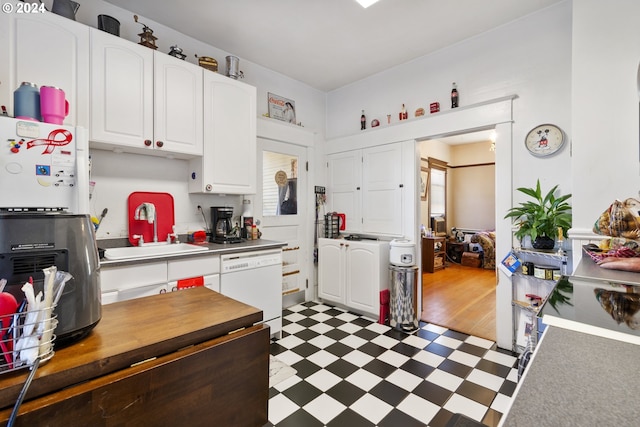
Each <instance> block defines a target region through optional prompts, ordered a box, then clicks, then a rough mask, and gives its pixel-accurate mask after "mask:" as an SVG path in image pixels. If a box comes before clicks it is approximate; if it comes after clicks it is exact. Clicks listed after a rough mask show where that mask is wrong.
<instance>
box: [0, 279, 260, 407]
mask: <svg viewBox="0 0 640 427" xmlns="http://www.w3.org/2000/svg"><path fill="white" fill-rule="evenodd" d="M261 320H262V311H260V310H258V309H257V308H254V307H251V306H249V305H246V304H243V303H241V302H238V301H235V300H233V299H231V298H227V297H225V296H223V295H221V294H219V293H217V292H214V291H212V290H209V289H207V288H205V287H199V288H193V289H185V290H182V291H179V292H169V293H166V294H160V295H154V296H149V297H144V298H139V299H135V300H130V301H122V302H118V303H114V304H108V305H105V306H103V307H102V318H101V320H100V322H99V323H98V325H96V327H95V328H94V329H93V330H92V331H91V332H90V333H89V335H88V336H87V337H85V338H83V339H82V340H80V341H78V342H77V343H74V344H71V345H69V346H67V347H64V348H61V349H57V348H56V349H55V351H56V353H55V355H54V357H53V358H52V359H51V360H49V361H47V362H46V363H43V364H42V365H41V366H40V367H39V369H38V370H37V372H36V375H35V378H34V380H33V382H32V384H31V386H30V387H29V393H28V396H27V398H28V399H30V398H33V397H34V396H39V395H45V394H47V393H50V392H52V391H55V390H60V389H63V388H65V387H69V386H71V385H73V384H77V383H81V382H83V381H86V380H87V379H90V378H96V377H99V376H102V375H106V374H109V373H111V372H115V371H117V370H119V369H123V368H127V367H129V366H131V365H132V364H134V363H136V362H141V361H144V360H148V359H150V358H153V357H156V356H159V355H163V354H168V353H171V352H175V351H177V350H179V349H182V348H185V347H188V346H192V345H195V344H198V343H201V342H203V341H206V340H211V339H214V338H217V337H221V336H225V335H227V334H229V333H231V332H233V331H236V330H238V329H240V328H244V327H247V326H251V325H253V324H254V323H256V322H260V321H261ZM28 372H29V371H28V370H27V369H24V370H20V371H16V372H15V373H9V374H7V375H0V408H6V407H8V406H11V405H13V403H14V402H15V401H16V397H17V396H18V393H19V392H20V389H21V388H22V384H23V383H24V381H25V378H26V377H27V375H28Z"/></svg>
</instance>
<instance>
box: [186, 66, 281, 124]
mask: <svg viewBox="0 0 640 427" xmlns="http://www.w3.org/2000/svg"><path fill="white" fill-rule="evenodd" d="M196 58H198V65H200V66H201V67H202V68H205V69H207V70H209V71H213V72H214V73H217V72H218V61H216V60H215V59H214V58H211V57H210V56H198V55H197V54H196ZM267 117H269V116H268V115H267Z"/></svg>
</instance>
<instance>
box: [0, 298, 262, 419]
mask: <svg viewBox="0 0 640 427" xmlns="http://www.w3.org/2000/svg"><path fill="white" fill-rule="evenodd" d="M102 310H103V311H102V319H101V321H100V323H98V325H97V326H96V327H95V329H94V330H93V331H92V332H91V333H90V334H89V335H88V336H87V337H86V338H84V339H83V340H81V341H78V342H77V343H75V344H72V345H70V346H68V347H66V348H62V349H59V350H58V349H56V354H55V355H54V357H53V358H52V359H51V360H49V361H47V362H46V363H43V364H42V365H41V366H40V367H39V368H38V370H37V371H36V375H35V377H34V379H33V382H32V384H31V386H30V387H29V391H28V393H27V395H26V398H25V401H24V403H23V404H22V406H21V408H20V412H19V415H18V417H17V420H16V423H15V425H16V426H36V425H38V426H45V425H46V426H65V427H68V426H80V425H84V426H185V425H188V426H212V425H219V426H232V425H236V426H263V425H264V424H266V423H267V400H268V393H269V328H268V326H265V325H256V326H253V325H254V324H255V323H256V322H260V321H261V320H262V311H260V310H258V309H256V308H254V307H251V306H248V305H246V304H242V303H240V302H237V301H235V300H232V299H229V298H227V297H225V296H222V295H220V294H218V293H216V292H214V291H211V290H209V289H207V288H204V287H200V288H193V289H187V290H183V291H179V292H171V293H167V294H161V295H154V296H150V297H145V298H140V299H136V300H130V301H123V302H118V303H114V304H109V305H106V306H103V307H102ZM28 374H29V370H28V369H23V370H20V371H16V372H12V373H6V374H1V375H0V408H2V409H1V410H0V425H6V423H7V420H8V418H9V416H10V414H11V410H12V407H13V405H14V403H15V401H16V399H17V397H18V394H19V393H20V390H21V388H22V385H23V383H24V381H25V379H26V378H27V376H28Z"/></svg>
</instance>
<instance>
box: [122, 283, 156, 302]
mask: <svg viewBox="0 0 640 427" xmlns="http://www.w3.org/2000/svg"><path fill="white" fill-rule="evenodd" d="M167 292H169V285H168V284H167V283H160V284H157V285H149V286H139V287H136V288H131V289H124V290H122V291H118V301H127V300H130V299H136V298H142V297H148V296H151V295H159V294H166V293H167Z"/></svg>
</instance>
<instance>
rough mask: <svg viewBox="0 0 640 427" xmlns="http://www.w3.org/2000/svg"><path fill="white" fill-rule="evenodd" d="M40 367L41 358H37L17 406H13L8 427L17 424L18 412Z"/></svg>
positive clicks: (19, 396)
mask: <svg viewBox="0 0 640 427" xmlns="http://www.w3.org/2000/svg"><path fill="white" fill-rule="evenodd" d="M38 366H40V358H39V357H36V360H35V361H34V362H33V366H31V372H30V373H29V376H28V377H27V380H26V381H25V382H24V385H23V386H22V390H20V394H19V395H18V400H16V404H15V405H14V406H13V411H11V415H10V416H9V421H7V427H13V424H14V423H15V422H16V418H17V416H18V410H19V409H20V405H22V401H23V400H24V396H25V395H26V394H27V390H28V389H29V386H30V385H31V381H33V377H34V376H35V375H36V370H37V369H38Z"/></svg>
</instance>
